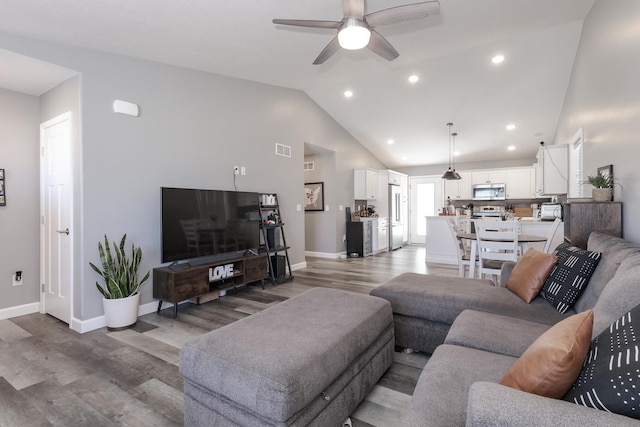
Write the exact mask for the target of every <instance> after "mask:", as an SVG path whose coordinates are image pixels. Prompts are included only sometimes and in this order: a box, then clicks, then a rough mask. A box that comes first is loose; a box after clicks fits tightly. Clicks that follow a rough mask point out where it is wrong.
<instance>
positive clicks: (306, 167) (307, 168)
mask: <svg viewBox="0 0 640 427" xmlns="http://www.w3.org/2000/svg"><path fill="white" fill-rule="evenodd" d="M315 168H316V164H315V163H314V162H304V171H305V172H306V171H312V170H315Z"/></svg>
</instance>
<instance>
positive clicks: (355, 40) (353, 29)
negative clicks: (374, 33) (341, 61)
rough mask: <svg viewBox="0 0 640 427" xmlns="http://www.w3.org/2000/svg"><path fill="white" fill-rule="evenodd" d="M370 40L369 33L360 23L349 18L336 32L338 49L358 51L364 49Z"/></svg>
mask: <svg viewBox="0 0 640 427" xmlns="http://www.w3.org/2000/svg"><path fill="white" fill-rule="evenodd" d="M369 39H371V31H369V29H368V28H367V27H366V26H365V25H364V23H363V22H362V21H359V20H357V19H355V18H349V19H348V20H347V22H346V23H345V25H344V27H342V29H341V30H340V31H339V32H338V43H340V47H342V48H343V49H347V50H358V49H362V48H363V47H366V46H367V45H368V44H369Z"/></svg>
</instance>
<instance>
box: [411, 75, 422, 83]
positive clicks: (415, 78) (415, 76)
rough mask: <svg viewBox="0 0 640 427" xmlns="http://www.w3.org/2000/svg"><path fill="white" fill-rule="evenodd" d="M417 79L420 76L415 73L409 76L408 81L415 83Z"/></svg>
mask: <svg viewBox="0 0 640 427" xmlns="http://www.w3.org/2000/svg"><path fill="white" fill-rule="evenodd" d="M418 80H420V77H418V76H417V75H415V74H412V75H410V76H409V83H417V82H418Z"/></svg>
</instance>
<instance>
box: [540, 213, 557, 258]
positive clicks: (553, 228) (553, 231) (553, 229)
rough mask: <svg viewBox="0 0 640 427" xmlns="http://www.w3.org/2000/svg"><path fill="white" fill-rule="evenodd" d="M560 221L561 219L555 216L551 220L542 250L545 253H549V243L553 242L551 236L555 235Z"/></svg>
mask: <svg viewBox="0 0 640 427" xmlns="http://www.w3.org/2000/svg"><path fill="white" fill-rule="evenodd" d="M561 222H562V221H561V220H560V218H556V219H555V220H554V221H553V224H552V225H551V229H550V230H549V234H547V242H546V243H545V244H544V249H543V250H542V251H543V252H544V253H545V254H548V253H549V250H550V249H551V243H552V242H553V238H554V237H555V235H556V231H557V230H558V227H559V226H560V223H561Z"/></svg>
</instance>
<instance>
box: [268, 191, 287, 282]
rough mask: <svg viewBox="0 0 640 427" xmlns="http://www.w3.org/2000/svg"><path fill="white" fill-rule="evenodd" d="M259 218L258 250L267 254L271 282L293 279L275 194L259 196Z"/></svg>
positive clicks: (282, 223)
mask: <svg viewBox="0 0 640 427" xmlns="http://www.w3.org/2000/svg"><path fill="white" fill-rule="evenodd" d="M260 218H261V221H260V224H261V225H260V230H261V231H262V242H263V244H262V245H261V247H260V251H261V252H264V253H266V254H267V263H268V265H269V276H270V278H271V283H272V284H274V285H276V284H280V283H285V282H290V281H291V280H293V273H292V271H291V262H290V261H289V246H287V239H286V237H285V234H284V222H282V216H281V215H280V204H279V203H278V195H277V194H262V195H261V196H260ZM270 221H273V223H271V222H270Z"/></svg>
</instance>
